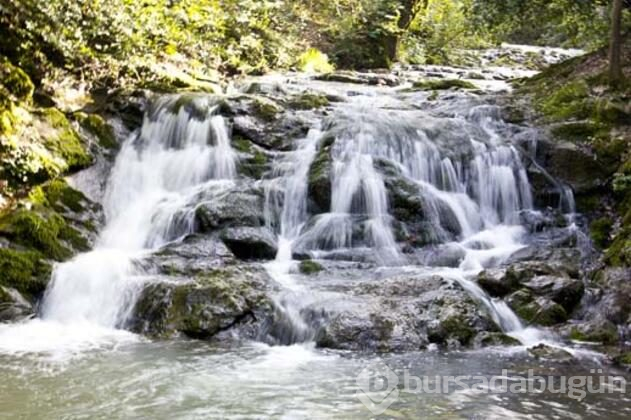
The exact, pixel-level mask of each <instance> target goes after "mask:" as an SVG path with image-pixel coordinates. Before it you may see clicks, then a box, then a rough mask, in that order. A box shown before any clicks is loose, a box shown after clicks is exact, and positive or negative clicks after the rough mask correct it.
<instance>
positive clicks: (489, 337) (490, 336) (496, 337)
mask: <svg viewBox="0 0 631 420" xmlns="http://www.w3.org/2000/svg"><path fill="white" fill-rule="evenodd" d="M475 344H476V347H490V346H519V345H520V344H521V343H520V341H519V340H517V339H516V338H513V337H511V336H509V335H506V334H504V333H499V332H487V331H484V332H481V333H479V334H478V335H477V336H476V338H475Z"/></svg>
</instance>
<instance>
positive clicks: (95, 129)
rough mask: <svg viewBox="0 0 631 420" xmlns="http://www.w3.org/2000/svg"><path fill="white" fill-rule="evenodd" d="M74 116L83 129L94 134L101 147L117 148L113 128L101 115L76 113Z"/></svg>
mask: <svg viewBox="0 0 631 420" xmlns="http://www.w3.org/2000/svg"><path fill="white" fill-rule="evenodd" d="M76 118H77V120H78V121H79V123H80V124H81V126H82V127H83V128H84V129H86V130H87V131H89V132H90V133H92V134H94V135H95V136H96V138H97V139H98V140H99V144H100V145H101V147H104V148H106V149H117V148H118V141H116V135H115V134H114V129H112V127H111V126H110V125H109V124H108V123H107V122H105V120H104V119H103V118H102V117H100V116H99V115H96V114H84V113H78V114H76Z"/></svg>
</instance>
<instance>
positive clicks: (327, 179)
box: [308, 137, 335, 213]
mask: <svg viewBox="0 0 631 420" xmlns="http://www.w3.org/2000/svg"><path fill="white" fill-rule="evenodd" d="M334 140H335V138H334V137H330V138H329V139H326V138H325V139H323V140H322V142H321V144H320V150H319V151H318V153H317V155H316V157H315V159H314V160H313V162H312V163H311V167H310V168H309V177H308V182H309V187H308V192H309V198H310V199H311V201H312V202H313V204H314V205H315V207H314V208H312V209H311V210H312V212H313V213H326V212H328V211H329V210H330V208H331V176H332V171H333V162H332V157H331V147H332V142H333V141H334Z"/></svg>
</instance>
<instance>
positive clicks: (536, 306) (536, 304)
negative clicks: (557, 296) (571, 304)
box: [508, 289, 567, 326]
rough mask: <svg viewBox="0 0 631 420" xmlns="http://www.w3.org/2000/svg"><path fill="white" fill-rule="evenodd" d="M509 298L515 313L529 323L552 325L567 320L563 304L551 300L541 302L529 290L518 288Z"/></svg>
mask: <svg viewBox="0 0 631 420" xmlns="http://www.w3.org/2000/svg"><path fill="white" fill-rule="evenodd" d="M508 300H509V305H510V307H511V308H512V309H513V310H514V311H515V313H516V314H517V315H518V316H519V317H520V318H522V319H523V320H525V321H526V322H528V323H533V324H539V325H543V326H551V325H556V324H558V323H560V322H564V321H566V320H567V313H566V312H565V309H563V307H562V306H561V305H559V304H557V303H554V302H551V301H549V302H540V301H539V300H538V299H535V298H534V296H533V295H532V294H531V293H530V292H529V291H527V290H523V289H522V290H518V291H517V292H515V293H513V294H512V295H510V296H509V298H508Z"/></svg>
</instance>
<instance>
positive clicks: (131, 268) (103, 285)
mask: <svg viewBox="0 0 631 420" xmlns="http://www.w3.org/2000/svg"><path fill="white" fill-rule="evenodd" d="M185 99H186V100H187V101H185ZM215 110H216V106H215V104H214V102H213V99H212V98H210V97H204V96H199V97H192V98H188V97H178V96H174V97H165V98H162V99H160V100H159V101H157V102H156V103H155V104H153V106H152V109H151V110H150V111H149V112H148V113H147V114H146V116H145V118H144V122H143V125H142V128H141V129H140V130H139V132H138V133H136V134H134V135H132V136H131V138H130V139H129V140H128V141H127V142H126V143H125V144H124V145H123V147H122V150H121V152H120V154H119V156H118V158H117V160H116V163H115V166H114V168H113V171H112V174H111V178H110V180H109V183H108V187H107V191H106V195H105V202H104V209H105V214H106V220H107V223H106V226H105V228H104V230H103V231H102V233H101V235H100V237H99V239H98V241H97V243H96V246H95V249H94V250H93V251H91V252H87V253H85V254H81V255H78V256H77V257H75V258H74V259H73V260H71V261H68V262H66V263H63V264H59V265H58V266H57V267H56V268H55V270H54V273H53V275H52V281H51V283H50V285H49V287H48V289H47V291H46V294H45V297H44V300H43V303H42V306H41V311H40V320H35V321H32V322H31V323H30V324H33V323H35V324H37V325H38V327H37V329H38V332H34V334H41V331H39V330H40V329H42V328H41V324H42V323H48V325H47V326H45V327H44V328H43V329H46V328H48V329H49V330H51V331H53V332H51V334H53V335H55V334H58V333H59V331H57V330H53V326H52V325H53V324H54V325H55V326H59V327H61V328H63V327H65V326H69V327H76V326H77V325H80V326H82V327H81V328H74V330H73V333H72V335H74V336H75V337H74V338H73V340H78V341H80V340H81V334H83V333H84V331H83V330H85V331H90V330H94V329H115V328H120V327H123V326H124V324H125V321H126V320H127V319H128V317H129V315H130V313H131V311H132V309H133V305H134V303H135V300H136V296H137V294H138V292H139V290H140V287H141V286H142V284H143V283H144V282H145V281H146V272H145V270H144V269H143V267H142V265H141V263H140V262H139V261H140V259H141V257H142V256H143V255H145V254H147V253H148V252H150V251H151V250H153V249H156V248H158V247H160V246H162V245H164V244H166V243H168V242H170V241H174V240H177V239H178V238H182V237H184V236H186V235H188V234H190V233H191V232H192V230H193V220H194V213H193V210H192V204H193V203H191V200H192V199H193V198H194V197H195V195H196V194H197V193H198V191H199V189H200V188H201V187H203V186H205V185H207V184H208V183H213V182H225V180H230V179H232V178H234V177H235V174H236V169H235V168H236V155H235V153H234V152H233V150H232V148H231V147H230V140H229V135H228V127H227V125H226V122H225V121H224V119H223V118H222V117H221V116H219V115H214V113H215ZM15 328H26V329H28V328H29V323H26V324H23V325H21V326H18V327H15ZM81 329H83V330H81ZM77 330H79V331H77ZM4 333H5V334H6V333H7V332H4ZM8 333H9V334H11V335H16V334H18V335H19V334H20V332H16V331H9V332H8ZM27 334H28V331H27ZM49 335H50V334H49ZM61 335H64V334H61ZM77 336H78V337H77ZM93 338H94V337H93V336H90V337H89V339H93ZM9 341H10V340H4V339H0V343H8V342H9ZM25 344H26V345H27V346H28V343H25ZM2 345H3V344H0V346H2ZM52 345H54V344H51V346H52ZM43 347H45V345H44V346H43Z"/></svg>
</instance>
